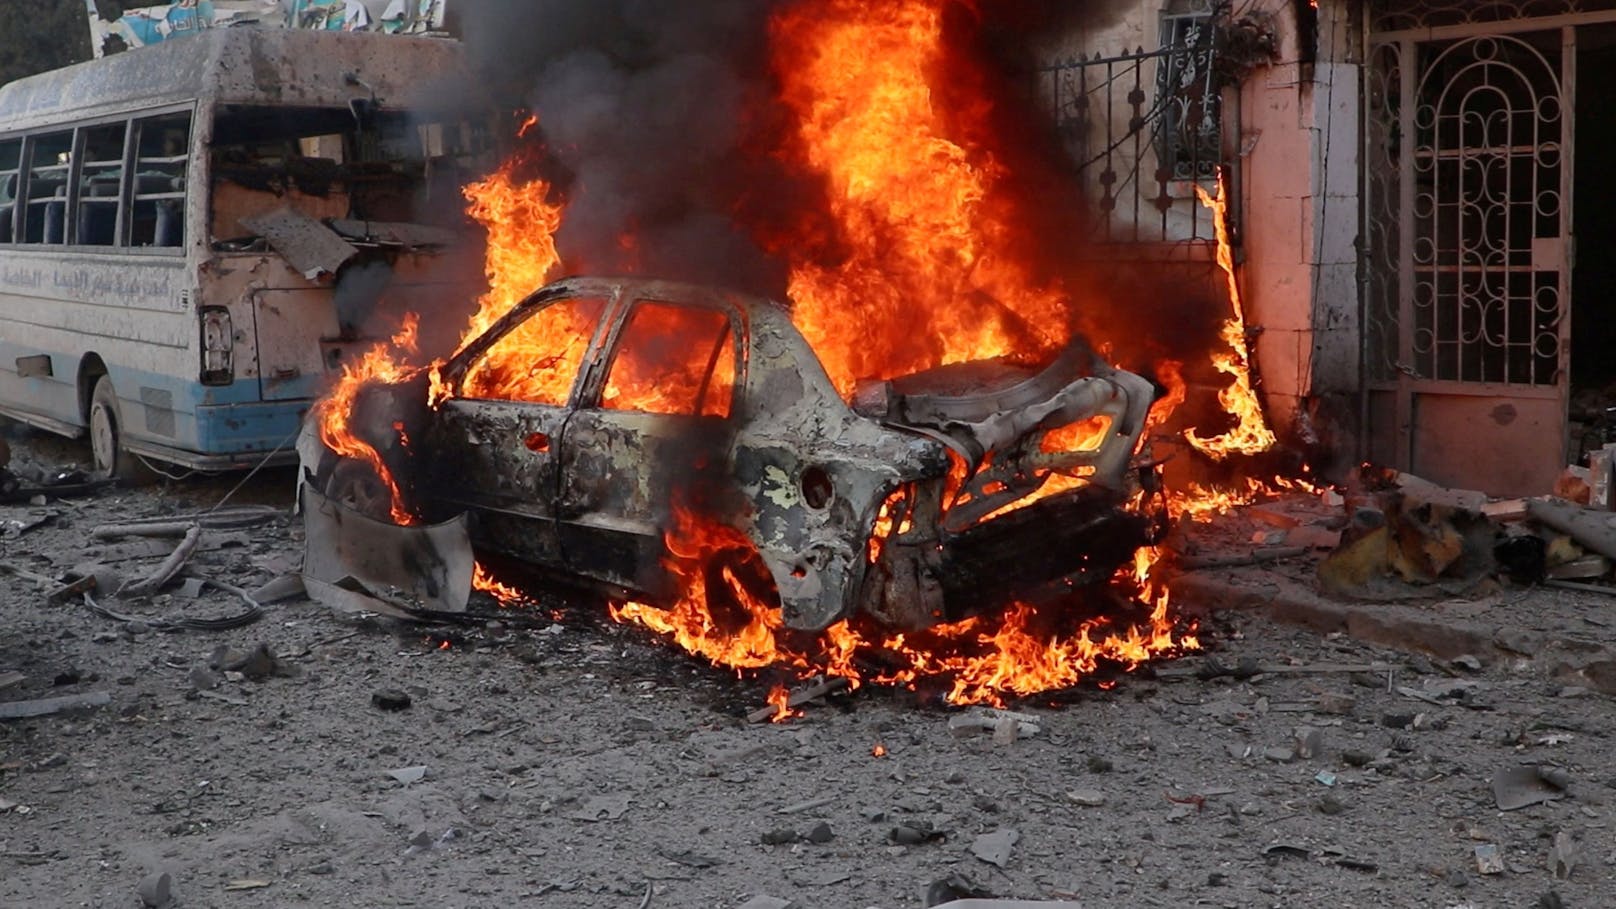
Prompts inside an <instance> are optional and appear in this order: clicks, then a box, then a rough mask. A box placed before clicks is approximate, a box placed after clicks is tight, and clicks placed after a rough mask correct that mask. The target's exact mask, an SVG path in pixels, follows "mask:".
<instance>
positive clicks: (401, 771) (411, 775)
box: [387, 765, 426, 786]
mask: <svg viewBox="0 0 1616 909" xmlns="http://www.w3.org/2000/svg"><path fill="white" fill-rule="evenodd" d="M387 775H388V776H390V777H392V778H393V779H395V780H397V781H398V782H400V783H402V784H404V785H405V786H408V785H409V784H411V783H419V782H420V781H421V780H423V779H425V778H426V767H424V766H420V765H417V766H415V767H399V768H397V769H394V770H389V771H387Z"/></svg>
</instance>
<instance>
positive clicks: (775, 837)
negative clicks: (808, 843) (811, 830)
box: [763, 827, 802, 846]
mask: <svg viewBox="0 0 1616 909" xmlns="http://www.w3.org/2000/svg"><path fill="white" fill-rule="evenodd" d="M801 838H802V837H801V836H800V835H799V834H798V833H797V831H795V830H792V829H791V828H790V827H779V828H776V829H774V830H766V831H764V833H763V845H765V846H785V845H787V844H790V843H795V842H796V841H797V840H799V839H801Z"/></svg>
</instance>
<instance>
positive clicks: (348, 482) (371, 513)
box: [324, 458, 393, 522]
mask: <svg viewBox="0 0 1616 909" xmlns="http://www.w3.org/2000/svg"><path fill="white" fill-rule="evenodd" d="M324 493H325V497H326V498H328V499H331V500H333V501H335V502H338V503H340V504H341V505H343V506H344V507H346V508H349V509H351V510H353V511H357V512H359V513H360V514H362V515H364V516H365V517H367V518H374V519H376V520H378V521H389V522H390V521H392V519H393V492H392V489H391V488H389V487H388V485H387V482H386V481H385V480H383V479H382V478H381V476H380V475H379V474H377V473H376V469H375V468H374V467H371V466H370V465H369V464H366V463H365V462H363V461H358V460H355V459H353V458H343V459H342V460H340V461H338V462H337V466H336V467H335V468H334V469H333V470H332V471H331V475H330V476H329V477H327V478H326V482H325V489H324Z"/></svg>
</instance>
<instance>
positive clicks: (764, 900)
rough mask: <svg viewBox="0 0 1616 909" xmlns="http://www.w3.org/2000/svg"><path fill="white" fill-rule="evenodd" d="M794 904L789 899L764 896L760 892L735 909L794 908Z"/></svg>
mask: <svg viewBox="0 0 1616 909" xmlns="http://www.w3.org/2000/svg"><path fill="white" fill-rule="evenodd" d="M796 905H797V904H796V903H793V902H792V901H790V900H786V899H781V898H780V897H778V896H765V895H763V894H761V893H760V894H758V895H757V896H754V897H752V898H751V899H749V900H747V901H746V902H744V903H742V904H741V905H740V906H739V907H737V909H794V907H795V906H796Z"/></svg>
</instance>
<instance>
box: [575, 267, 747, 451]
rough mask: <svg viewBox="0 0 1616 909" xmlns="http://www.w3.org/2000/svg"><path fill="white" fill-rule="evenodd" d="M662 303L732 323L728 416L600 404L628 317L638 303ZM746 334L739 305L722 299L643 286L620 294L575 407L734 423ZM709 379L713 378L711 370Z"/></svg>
mask: <svg viewBox="0 0 1616 909" xmlns="http://www.w3.org/2000/svg"><path fill="white" fill-rule="evenodd" d="M641 302H646V303H660V304H662V305H665V306H677V307H684V308H686V309H702V310H708V311H710V312H716V313H718V314H720V315H722V316H723V317H724V319H725V321H726V322H727V323H728V326H729V332H728V333H729V339H730V355H731V356H732V357H733V358H734V360H733V362H734V370H733V375H732V378H731V379H730V401H729V412H728V414H726V415H725V416H722V417H716V416H708V415H703V414H699V413H697V414H660V413H649V412H647V411H643V410H626V409H622V408H615V407H603V406H601V396H602V395H604V394H605V391H606V377H607V375H608V374H609V373H610V371H611V367H612V363H613V362H614V361H615V360H616V359H617V351H618V347H619V345H620V344H621V343H622V340H623V332H624V330H625V329H626V328H627V327H628V322H629V317H630V315H631V314H632V313H633V312H634V307H635V305H636V304H638V303H641ZM746 333H747V321H746V318H745V314H744V313H742V312H741V310H740V309H738V308H737V307H734V306H731V305H729V304H727V303H723V302H707V301H704V300H691V299H688V298H680V297H679V296H677V295H674V294H663V295H658V294H655V293H651V292H646V291H645V290H644V289H640V292H634V293H627V294H620V295H619V298H618V300H617V306H616V308H615V311H614V312H613V314H612V318H611V330H610V332H608V335H607V337H606V338H605V339H604V340H603V342H602V344H601V347H600V350H599V360H598V362H597V363H596V364H595V365H596V367H597V368H596V369H595V370H594V372H593V374H592V375H591V376H590V381H589V383H588V385H587V387H585V388H583V389H581V391H580V394H579V396H578V400H577V402H576V404H575V405H574V409H575V410H592V411H596V412H598V413H614V414H631V415H640V416H648V417H658V418H668V419H675V420H708V421H717V422H731V421H734V420H736V419H737V418H738V416H739V414H740V413H741V409H742V401H743V398H744V390H745V379H746V366H747V363H746V360H747V358H746ZM708 380H709V381H710V380H711V374H710V373H709V376H708Z"/></svg>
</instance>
